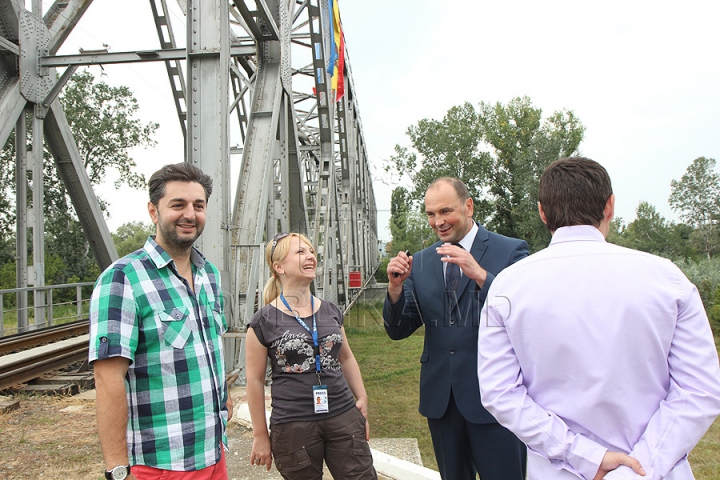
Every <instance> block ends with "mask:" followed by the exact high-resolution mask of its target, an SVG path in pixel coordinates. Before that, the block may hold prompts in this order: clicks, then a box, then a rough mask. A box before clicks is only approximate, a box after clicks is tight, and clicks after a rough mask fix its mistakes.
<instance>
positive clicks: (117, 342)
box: [88, 268, 138, 363]
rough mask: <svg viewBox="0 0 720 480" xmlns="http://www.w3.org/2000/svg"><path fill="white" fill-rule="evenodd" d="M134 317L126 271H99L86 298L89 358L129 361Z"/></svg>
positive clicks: (134, 334)
mask: <svg viewBox="0 0 720 480" xmlns="http://www.w3.org/2000/svg"><path fill="white" fill-rule="evenodd" d="M136 318H137V309H136V303H135V299H134V296H133V291H132V286H131V284H130V281H129V280H128V278H127V275H125V273H124V272H123V270H121V269H112V268H111V269H108V270H106V271H105V272H103V274H102V275H101V276H100V277H99V278H98V281H97V283H96V284H95V289H94V290H93V294H92V297H91V298H90V349H89V354H88V359H89V361H90V362H91V363H92V362H93V361H95V360H102V359H105V358H111V357H124V358H127V359H128V360H130V362H133V361H134V360H135V351H136V349H137V341H138V334H137V328H136Z"/></svg>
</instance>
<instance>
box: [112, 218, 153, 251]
mask: <svg viewBox="0 0 720 480" xmlns="http://www.w3.org/2000/svg"><path fill="white" fill-rule="evenodd" d="M154 234H155V225H153V224H152V223H143V222H128V223H123V224H122V225H120V226H119V227H118V229H117V231H116V232H115V233H113V234H112V239H113V243H114V244H115V248H116V249H117V251H118V255H120V256H121V257H123V256H125V255H127V254H128V253H132V252H134V251H135V250H138V249H140V248H142V247H143V245H145V241H146V240H147V238H148V236H149V235H154Z"/></svg>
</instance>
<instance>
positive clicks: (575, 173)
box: [539, 157, 613, 232]
mask: <svg viewBox="0 0 720 480" xmlns="http://www.w3.org/2000/svg"><path fill="white" fill-rule="evenodd" d="M612 193H613V191H612V184H611V183H610V176H609V175H608V173H607V170H605V168H603V166H602V165H600V164H599V163H597V162H596V161H594V160H590V159H589V158H584V157H570V158H561V159H560V160H556V161H554V162H553V163H551V164H550V165H549V166H548V167H547V168H546V169H545V171H544V172H543V174H542V176H541V177H540V194H539V200H540V204H541V205H542V209H543V212H544V213H545V219H546V221H547V224H546V225H547V228H548V230H550V231H551V232H554V231H555V230H557V229H558V228H560V227H569V226H573V225H592V226H594V227H597V226H599V225H600V222H602V220H603V218H604V211H605V205H606V204H607V201H608V198H610V195H612Z"/></svg>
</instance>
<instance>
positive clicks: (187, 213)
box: [182, 205, 195, 220]
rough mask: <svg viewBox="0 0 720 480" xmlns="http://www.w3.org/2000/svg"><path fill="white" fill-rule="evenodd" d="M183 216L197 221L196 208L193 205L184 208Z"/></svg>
mask: <svg viewBox="0 0 720 480" xmlns="http://www.w3.org/2000/svg"><path fill="white" fill-rule="evenodd" d="M182 216H183V218H187V219H190V220H194V219H195V207H194V206H193V205H188V206H186V207H185V208H183V211H182Z"/></svg>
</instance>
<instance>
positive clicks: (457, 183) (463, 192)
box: [427, 177, 470, 202]
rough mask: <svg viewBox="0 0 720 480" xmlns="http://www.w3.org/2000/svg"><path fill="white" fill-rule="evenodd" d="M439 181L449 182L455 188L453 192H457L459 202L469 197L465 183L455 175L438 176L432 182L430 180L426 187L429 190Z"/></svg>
mask: <svg viewBox="0 0 720 480" xmlns="http://www.w3.org/2000/svg"><path fill="white" fill-rule="evenodd" d="M440 182H444V183H449V184H450V185H451V186H452V187H453V188H454V189H455V193H457V196H458V198H459V199H460V201H461V202H464V201H465V200H467V199H468V198H470V192H468V189H467V186H466V185H465V183H463V181H462V180H460V179H459V178H455V177H440V178H438V179H437V180H435V181H434V182H432V183H431V184H430V186H428V188H427V189H428V190H430V189H431V188H433V187H435V186H436V185H437V184H438V183H440Z"/></svg>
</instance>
